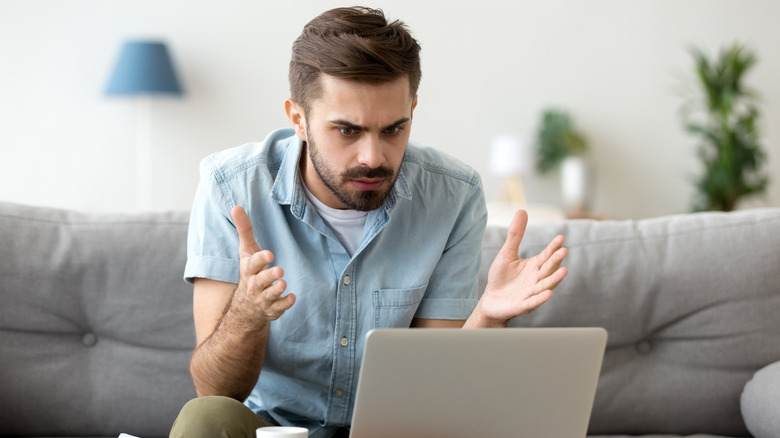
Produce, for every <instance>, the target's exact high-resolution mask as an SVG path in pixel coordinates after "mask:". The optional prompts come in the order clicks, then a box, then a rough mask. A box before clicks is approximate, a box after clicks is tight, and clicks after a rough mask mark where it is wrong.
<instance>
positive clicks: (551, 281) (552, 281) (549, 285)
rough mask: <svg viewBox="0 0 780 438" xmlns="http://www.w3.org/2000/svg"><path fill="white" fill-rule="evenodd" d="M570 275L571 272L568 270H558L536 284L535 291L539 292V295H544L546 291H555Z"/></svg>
mask: <svg viewBox="0 0 780 438" xmlns="http://www.w3.org/2000/svg"><path fill="white" fill-rule="evenodd" d="M568 274H569V270H568V269H566V268H558V269H557V270H556V271H555V272H553V273H552V274H550V275H549V276H547V277H546V278H544V279H542V280H541V281H539V282H538V283H537V284H536V287H535V288H534V291H538V292H537V295H538V294H540V293H543V292H544V291H546V290H553V289H555V288H556V287H558V285H559V284H561V281H563V279H564V278H566V276H567V275H568Z"/></svg>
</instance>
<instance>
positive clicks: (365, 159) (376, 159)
mask: <svg viewBox="0 0 780 438" xmlns="http://www.w3.org/2000/svg"><path fill="white" fill-rule="evenodd" d="M357 161H358V164H359V165H360V166H366V167H370V168H372V169H374V168H377V167H379V166H381V165H382V164H383V163H384V161H385V158H384V152H383V150H382V143H381V141H380V140H379V138H377V137H375V136H372V135H367V136H365V138H364V139H363V141H362V142H360V144H359V145H358V151H357Z"/></svg>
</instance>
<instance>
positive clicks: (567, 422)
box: [350, 328, 607, 438]
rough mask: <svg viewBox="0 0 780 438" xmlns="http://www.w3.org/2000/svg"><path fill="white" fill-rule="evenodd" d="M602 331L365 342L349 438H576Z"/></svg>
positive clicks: (582, 429) (490, 332)
mask: <svg viewBox="0 0 780 438" xmlns="http://www.w3.org/2000/svg"><path fill="white" fill-rule="evenodd" d="M606 340H607V332H606V331H605V330H604V329H601V328H503V329H478V330H457V329H378V330H373V331H371V332H369V334H368V336H367V338H366V346H365V351H364V355H363V362H362V364H361V371H360V377H359V379H358V390H357V396H356V400H355V409H354V414H353V418H352V428H351V433H350V437H352V438H368V437H371V438H383V437H388V438H389V437H392V438H398V437H405V438H416V437H435V436H441V437H448V438H460V437H463V438H474V437H519V436H523V437H533V438H583V437H585V435H586V433H587V427H588V420H589V418H590V411H591V408H592V406H593V399H594V396H595V393H596V386H597V383H598V376H599V372H600V370H601V361H602V358H603V356H604V349H605V347H606Z"/></svg>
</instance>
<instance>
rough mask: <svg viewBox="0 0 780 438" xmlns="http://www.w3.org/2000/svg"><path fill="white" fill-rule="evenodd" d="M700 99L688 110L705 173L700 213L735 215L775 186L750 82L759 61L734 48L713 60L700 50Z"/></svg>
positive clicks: (697, 205) (699, 186)
mask: <svg viewBox="0 0 780 438" xmlns="http://www.w3.org/2000/svg"><path fill="white" fill-rule="evenodd" d="M691 54H692V55H693V58H694V60H695V72H696V78H697V80H698V94H697V95H696V96H695V97H694V98H693V99H691V100H689V101H688V103H687V104H686V106H684V107H683V119H684V122H685V129H686V131H687V132H689V133H691V134H693V135H695V136H697V137H699V141H700V143H699V150H698V156H699V159H700V160H701V164H702V166H703V168H704V170H703V172H702V173H701V175H700V176H698V177H697V179H696V180H695V181H694V182H695V186H696V192H695V194H694V200H693V210H694V211H706V210H718V211H731V210H734V209H735V208H736V207H737V203H738V202H739V200H740V199H741V198H743V197H747V196H751V195H758V194H762V193H764V191H765V190H766V187H767V184H768V183H769V178H768V176H767V175H766V174H765V173H764V172H763V171H762V170H761V168H762V166H763V164H764V160H765V158H766V155H765V153H764V151H763V149H762V147H761V144H760V143H761V133H760V130H759V127H758V120H759V116H760V112H759V109H758V104H757V101H758V99H759V95H758V93H757V92H755V91H753V90H751V89H749V88H748V87H747V86H746V85H745V82H744V76H745V75H746V74H747V72H748V71H749V70H751V69H752V68H753V67H754V66H755V65H756V63H757V62H758V58H757V56H756V54H755V52H753V51H752V50H750V49H749V48H747V47H745V46H743V45H741V44H739V43H733V44H731V45H729V46H726V47H723V48H722V49H721V50H720V52H719V54H718V56H717V57H713V58H710V57H709V56H708V55H707V54H706V53H705V52H704V51H703V50H701V49H697V48H694V49H692V50H691Z"/></svg>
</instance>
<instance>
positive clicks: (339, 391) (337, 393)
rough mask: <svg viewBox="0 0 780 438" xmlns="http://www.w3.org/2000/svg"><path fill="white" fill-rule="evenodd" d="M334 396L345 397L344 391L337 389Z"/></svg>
mask: <svg viewBox="0 0 780 438" xmlns="http://www.w3.org/2000/svg"><path fill="white" fill-rule="evenodd" d="M334 394H336V397H342V396H343V395H344V390H343V389H337V390H336V392H335V393H334Z"/></svg>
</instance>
